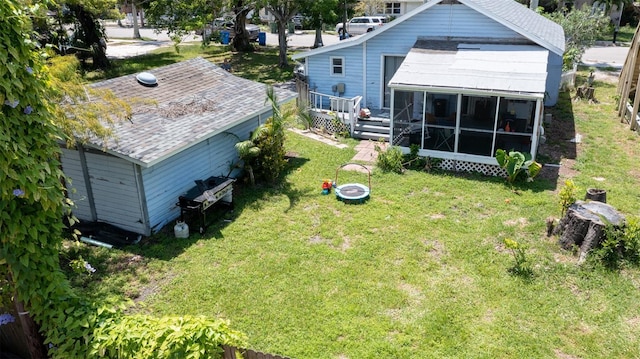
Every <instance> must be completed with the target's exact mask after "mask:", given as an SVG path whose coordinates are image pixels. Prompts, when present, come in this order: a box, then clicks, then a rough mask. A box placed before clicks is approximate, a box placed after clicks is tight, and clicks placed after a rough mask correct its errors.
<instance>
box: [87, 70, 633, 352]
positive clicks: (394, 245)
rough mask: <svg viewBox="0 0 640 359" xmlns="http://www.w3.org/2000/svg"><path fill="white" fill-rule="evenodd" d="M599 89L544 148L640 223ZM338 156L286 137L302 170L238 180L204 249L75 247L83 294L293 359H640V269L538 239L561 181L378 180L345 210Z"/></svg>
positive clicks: (561, 109)
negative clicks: (515, 270)
mask: <svg viewBox="0 0 640 359" xmlns="http://www.w3.org/2000/svg"><path fill="white" fill-rule="evenodd" d="M595 84H596V86H597V89H596V97H597V98H598V100H599V103H597V104H589V103H587V102H584V101H583V102H573V101H571V98H570V95H569V94H563V96H562V99H561V102H560V103H559V105H558V106H557V108H556V109H554V113H555V114H556V115H557V117H556V118H555V119H554V122H555V126H558V125H560V124H562V125H563V126H562V128H565V130H563V131H562V132H559V131H556V132H557V133H555V135H554V131H552V130H549V131H548V132H549V136H551V135H554V136H555V137H550V138H549V142H548V148H559V149H561V150H562V153H561V154H562V155H561V156H560V157H559V158H557V159H561V160H562V161H563V163H569V164H570V166H571V167H572V171H571V172H570V173H571V175H572V177H573V179H574V181H575V182H576V184H577V185H578V187H580V191H581V192H580V195H579V196H582V195H583V193H584V190H585V189H586V188H588V187H598V188H604V189H606V190H607V192H608V193H607V199H608V202H609V203H610V204H612V205H613V206H614V207H617V208H619V209H620V210H621V211H622V212H623V213H625V214H627V215H628V216H632V215H635V214H637V213H638V211H639V210H640V203H639V201H638V198H640V186H639V185H638V177H639V175H640V172H639V171H638V170H637V165H636V162H637V161H636V158H637V157H638V154H640V145H639V144H638V137H637V135H636V134H635V133H633V132H630V131H629V130H628V127H627V126H626V125H623V124H620V123H619V121H618V119H617V118H616V116H615V103H614V100H613V98H614V94H615V85H612V84H604V83H601V82H597V81H596V83H595ZM566 128H569V129H575V131H576V132H577V133H579V134H581V135H582V143H581V144H578V145H577V146H576V145H574V144H572V143H571V142H568V139H570V138H571V137H572V136H573V134H571V133H567V132H570V131H567V130H566ZM345 142H346V143H347V144H349V145H350V148H348V149H338V148H336V147H332V146H329V145H326V144H323V143H320V142H317V141H315V140H312V139H308V138H306V137H303V136H300V135H297V134H294V133H288V137H287V144H286V145H287V149H288V150H289V151H292V152H295V153H296V154H297V157H296V158H294V159H292V160H291V161H290V163H289V168H288V172H287V174H286V176H285V178H284V180H283V182H282V183H281V184H280V185H279V186H277V187H276V188H267V187H257V188H250V187H248V186H246V185H244V184H242V183H240V184H239V186H237V187H236V191H235V192H234V198H235V201H236V206H235V208H236V209H235V212H234V213H232V214H224V213H222V212H220V213H219V218H220V219H217V220H213V221H212V223H211V225H210V227H209V230H208V232H207V233H206V234H205V236H203V237H201V236H199V235H194V234H192V235H191V237H190V238H188V239H176V238H173V233H172V228H166V230H165V231H163V232H162V233H159V234H157V235H155V236H153V237H151V238H148V239H145V240H144V241H143V242H142V243H141V244H140V245H138V246H135V247H132V248H126V249H125V250H122V251H120V250H112V251H108V250H106V249H103V248H88V247H84V246H82V248H80V249H79V250H78V251H79V252H80V253H82V254H83V257H84V258H85V259H87V260H88V261H89V262H91V263H92V264H93V265H94V266H95V267H96V268H97V269H98V272H97V273H96V274H94V275H93V277H92V278H77V277H76V278H75V279H74V283H75V285H76V286H78V287H79V288H82V289H83V290H85V292H86V293H87V295H88V296H91V297H94V298H102V297H104V296H106V295H117V296H123V297H130V298H133V299H135V300H136V301H137V303H138V305H137V306H136V307H134V308H133V309H132V310H134V311H144V312H148V313H152V314H157V315H164V314H172V315H174V314H175V315H187V314H190V315H205V316H209V317H221V318H226V319H229V320H230V321H231V324H232V327H234V328H235V329H239V330H241V331H244V332H245V333H247V335H248V338H249V347H251V348H253V349H257V350H261V351H264V352H269V353H277V354H282V355H286V356H289V357H292V358H298V359H304V358H314V359H315V358H334V359H346V358H354V359H355V358H631V357H637V356H638V350H639V345H640V341H639V339H638V338H639V337H640V295H639V294H640V293H639V289H640V271H639V270H638V268H625V269H623V270H620V271H611V270H606V269H604V268H602V267H601V266H599V265H597V264H596V263H593V262H587V263H586V264H585V265H582V266H578V265H577V264H576V262H577V259H576V257H575V256H574V255H573V254H572V253H570V252H565V251H562V250H561V249H560V248H559V246H558V245H557V244H556V239H555V238H547V237H546V236H545V218H547V217H548V216H558V215H559V204H558V198H557V191H558V190H559V189H560V187H561V186H562V183H563V181H564V178H559V179H557V182H556V180H555V179H553V180H548V179H545V178H540V179H537V180H536V181H535V182H533V183H532V184H529V185H526V186H521V187H517V188H516V191H514V190H512V189H511V188H510V187H509V186H507V185H505V183H504V180H503V179H501V178H491V177H484V176H480V175H477V174H455V173H441V172H431V173H425V172H415V171H409V172H406V173H404V174H402V175H398V174H385V173H381V172H379V171H374V174H373V176H372V186H371V190H372V192H371V199H370V200H369V201H368V202H366V203H365V204H361V205H347V204H344V203H342V202H339V201H337V200H336V199H335V196H334V195H333V194H332V195H329V196H323V195H321V184H322V179H324V178H333V177H334V176H335V171H336V168H337V167H338V166H339V165H341V164H343V163H345V162H348V161H349V160H350V158H351V157H352V156H353V155H354V153H355V152H354V150H353V146H354V144H355V143H356V142H355V141H353V140H346V141H345ZM556 155H557V154H556ZM553 157H554V155H547V158H549V159H550V160H551V159H553ZM567 161H568V162H567ZM339 180H340V182H341V183H346V182H359V183H365V182H366V180H367V178H366V175H364V174H361V173H355V172H340V177H339ZM222 218H226V219H230V221H223V220H222ZM168 227H171V226H168ZM505 238H512V239H515V240H517V241H519V242H521V243H523V244H526V246H527V247H528V249H527V256H528V258H529V260H530V263H531V264H532V268H533V276H531V277H521V276H517V275H513V274H511V273H510V271H509V269H510V268H511V267H512V266H513V265H514V260H513V257H512V255H511V253H510V252H509V251H508V250H507V249H506V248H505V247H504V245H503V240H504V239H505Z"/></svg>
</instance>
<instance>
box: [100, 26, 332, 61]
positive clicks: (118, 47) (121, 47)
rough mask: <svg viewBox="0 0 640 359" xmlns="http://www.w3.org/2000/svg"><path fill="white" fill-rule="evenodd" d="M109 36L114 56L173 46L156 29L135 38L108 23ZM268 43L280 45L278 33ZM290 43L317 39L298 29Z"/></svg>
mask: <svg viewBox="0 0 640 359" xmlns="http://www.w3.org/2000/svg"><path fill="white" fill-rule="evenodd" d="M106 29H107V37H108V38H109V43H108V47H107V56H109V57H112V58H123V57H131V56H137V55H142V54H145V53H148V52H150V51H153V50H155V49H157V48H160V47H168V46H173V43H172V42H171V39H170V38H169V36H168V35H167V33H166V32H157V31H155V30H154V29H148V28H144V29H140V36H142V38H144V39H146V40H150V41H140V40H133V28H131V27H120V26H117V25H115V24H107V26H106ZM266 36H267V39H266V40H267V41H266V42H267V45H269V46H278V34H272V33H270V32H267V33H266ZM287 39H288V45H289V47H290V48H310V47H311V46H313V41H314V39H315V34H314V33H312V32H311V33H306V32H301V31H297V32H296V33H294V34H289V35H287ZM183 41H184V42H200V41H202V38H201V37H200V36H198V35H189V36H185V37H184V38H183ZM339 41H340V40H339V39H338V36H337V35H331V34H323V35H322V42H323V43H324V45H325V46H326V45H331V44H334V43H337V42H339Z"/></svg>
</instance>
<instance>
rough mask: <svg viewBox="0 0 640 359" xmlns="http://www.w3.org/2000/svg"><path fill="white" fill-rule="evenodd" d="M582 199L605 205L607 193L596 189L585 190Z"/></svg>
mask: <svg viewBox="0 0 640 359" xmlns="http://www.w3.org/2000/svg"><path fill="white" fill-rule="evenodd" d="M584 199H585V200H587V199H588V200H592V201H599V202H602V203H607V191H606V190H603V189H598V188H587V193H586V194H585V196H584Z"/></svg>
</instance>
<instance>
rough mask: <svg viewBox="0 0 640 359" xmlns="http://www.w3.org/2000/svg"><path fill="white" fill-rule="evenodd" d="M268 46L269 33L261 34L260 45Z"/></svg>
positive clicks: (259, 36) (259, 34)
mask: <svg viewBox="0 0 640 359" xmlns="http://www.w3.org/2000/svg"><path fill="white" fill-rule="evenodd" d="M266 44H267V33H266V32H259V33H258V45H260V46H265V45H266Z"/></svg>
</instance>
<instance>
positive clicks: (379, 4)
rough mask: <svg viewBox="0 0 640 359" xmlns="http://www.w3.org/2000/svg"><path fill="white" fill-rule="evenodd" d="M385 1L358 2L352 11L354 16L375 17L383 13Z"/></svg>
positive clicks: (367, 0)
mask: <svg viewBox="0 0 640 359" xmlns="http://www.w3.org/2000/svg"><path fill="white" fill-rule="evenodd" d="M385 4H386V1H384V0H360V1H358V3H357V4H356V6H355V8H354V10H355V12H356V14H361V15H367V16H372V15H377V14H382V13H383V12H384V7H385Z"/></svg>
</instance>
